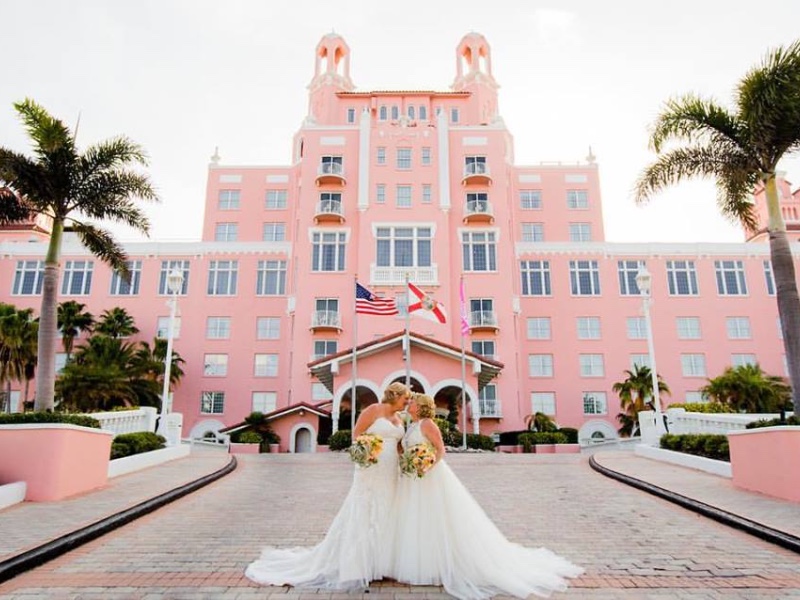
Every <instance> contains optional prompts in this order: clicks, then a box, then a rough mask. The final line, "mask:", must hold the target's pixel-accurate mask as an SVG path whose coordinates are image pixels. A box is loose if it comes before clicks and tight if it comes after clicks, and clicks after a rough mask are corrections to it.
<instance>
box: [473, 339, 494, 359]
mask: <svg viewBox="0 0 800 600" xmlns="http://www.w3.org/2000/svg"><path fill="white" fill-rule="evenodd" d="M472 352H474V353H475V354H479V355H480V356H485V357H487V358H492V359H493V358H494V340H473V341H472Z"/></svg>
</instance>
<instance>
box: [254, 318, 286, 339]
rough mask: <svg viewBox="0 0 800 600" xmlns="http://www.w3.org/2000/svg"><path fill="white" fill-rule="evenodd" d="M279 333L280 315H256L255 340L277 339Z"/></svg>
mask: <svg viewBox="0 0 800 600" xmlns="http://www.w3.org/2000/svg"><path fill="white" fill-rule="evenodd" d="M280 335H281V318H280V317H257V318H256V339H257V340H277V339H280Z"/></svg>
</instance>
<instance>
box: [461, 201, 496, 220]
mask: <svg viewBox="0 0 800 600" xmlns="http://www.w3.org/2000/svg"><path fill="white" fill-rule="evenodd" d="M464 220H465V221H493V220H494V209H493V208H492V205H491V203H490V202H489V201H488V200H467V204H466V206H465V207H464Z"/></svg>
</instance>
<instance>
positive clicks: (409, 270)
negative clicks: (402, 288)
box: [369, 264, 439, 286]
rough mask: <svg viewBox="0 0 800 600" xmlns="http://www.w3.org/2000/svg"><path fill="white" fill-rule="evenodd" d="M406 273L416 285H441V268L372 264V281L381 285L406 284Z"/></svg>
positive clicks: (434, 266) (373, 283)
mask: <svg viewBox="0 0 800 600" xmlns="http://www.w3.org/2000/svg"><path fill="white" fill-rule="evenodd" d="M406 275H407V276H408V280H409V281H410V282H411V283H413V284H414V285H418V286H420V285H421V286H428V285H439V268H438V267H437V266H436V265H433V266H430V267H378V266H376V265H374V264H373V265H370V274H369V276H370V283H371V284H372V285H375V286H380V285H405V283H406Z"/></svg>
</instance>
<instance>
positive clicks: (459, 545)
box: [384, 422, 583, 600]
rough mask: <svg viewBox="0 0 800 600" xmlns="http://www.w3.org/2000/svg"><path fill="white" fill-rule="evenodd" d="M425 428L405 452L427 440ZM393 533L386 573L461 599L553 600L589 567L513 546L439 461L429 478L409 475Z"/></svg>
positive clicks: (409, 438) (408, 440)
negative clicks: (540, 599) (539, 599)
mask: <svg viewBox="0 0 800 600" xmlns="http://www.w3.org/2000/svg"><path fill="white" fill-rule="evenodd" d="M426 441H427V440H426V438H425V436H424V435H423V433H422V431H421V430H420V426H419V423H418V422H417V423H413V424H412V425H411V426H409V428H408V431H407V432H406V434H405V437H404V438H403V447H404V448H406V447H410V446H413V445H416V444H419V443H423V442H426ZM394 506H395V509H394V510H393V512H394V519H393V521H392V522H391V525H390V529H389V532H388V534H389V539H390V540H391V543H390V544H389V547H391V548H392V555H391V556H390V559H389V569H388V571H387V572H386V573H384V575H387V576H389V577H392V578H393V579H396V580H398V581H401V582H404V583H410V584H417V585H442V586H444V588H445V590H446V591H447V593H449V594H451V595H453V596H455V597H457V598H461V599H462V600H477V599H482V598H489V597H491V596H493V595H496V594H507V595H512V596H517V597H519V598H527V597H528V596H530V595H531V594H535V595H538V596H545V597H546V596H549V595H550V594H551V593H553V592H554V591H563V590H565V589H566V587H567V583H566V581H565V579H564V578H565V577H577V576H578V575H580V574H581V573H582V572H583V569H581V568H580V567H578V566H576V565H573V564H572V563H570V562H569V561H567V560H566V559H564V558H562V557H560V556H558V555H556V554H554V553H553V552H551V551H550V550H547V549H546V548H526V547H524V546H521V545H519V544H516V543H513V542H510V541H509V540H508V539H506V538H505V536H504V535H503V534H502V533H501V532H500V530H499V529H497V527H496V526H495V524H494V523H493V522H492V521H491V519H489V517H488V516H487V515H486V513H485V512H484V511H483V509H482V508H481V506H480V505H479V504H478V503H477V501H476V500H475V499H474V498H473V497H472V495H471V494H470V493H469V491H468V490H467V489H466V488H465V487H464V485H463V484H462V483H461V481H460V480H459V479H458V478H457V477H456V475H455V474H454V473H453V471H452V470H451V469H450V467H448V465H447V463H446V462H445V461H440V462H439V463H438V464H437V465H436V466H435V467H434V468H433V469H432V470H431V471H430V472H429V473H428V474H427V475H426V476H425V477H423V478H422V479H416V478H410V477H402V478H401V479H400V482H399V483H398V487H397V494H396V496H395V504H394Z"/></svg>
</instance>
